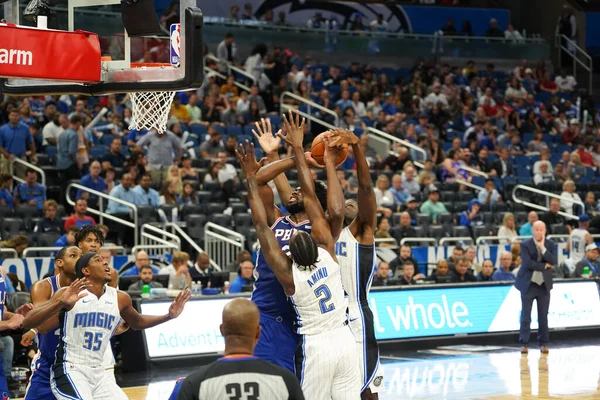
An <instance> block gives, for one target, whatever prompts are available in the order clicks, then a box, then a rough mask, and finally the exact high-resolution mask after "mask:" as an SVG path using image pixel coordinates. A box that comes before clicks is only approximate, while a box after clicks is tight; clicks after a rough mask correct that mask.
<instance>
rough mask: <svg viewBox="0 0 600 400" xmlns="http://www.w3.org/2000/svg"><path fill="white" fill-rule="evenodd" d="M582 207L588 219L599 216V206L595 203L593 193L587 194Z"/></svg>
mask: <svg viewBox="0 0 600 400" xmlns="http://www.w3.org/2000/svg"><path fill="white" fill-rule="evenodd" d="M583 205H584V207H585V213H586V214H587V215H589V216H590V218H593V217H596V216H598V215H600V204H598V202H597V201H596V195H595V194H594V192H587V194H586V195H585V202H584V203H583Z"/></svg>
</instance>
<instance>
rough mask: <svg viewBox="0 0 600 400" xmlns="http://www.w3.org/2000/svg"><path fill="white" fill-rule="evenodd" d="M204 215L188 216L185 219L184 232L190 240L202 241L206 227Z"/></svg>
mask: <svg viewBox="0 0 600 400" xmlns="http://www.w3.org/2000/svg"><path fill="white" fill-rule="evenodd" d="M206 219H207V218H206V215H195V214H194V215H188V216H187V217H186V218H185V223H186V231H187V233H188V234H189V235H190V236H191V237H192V239H196V240H203V239H204V225H206Z"/></svg>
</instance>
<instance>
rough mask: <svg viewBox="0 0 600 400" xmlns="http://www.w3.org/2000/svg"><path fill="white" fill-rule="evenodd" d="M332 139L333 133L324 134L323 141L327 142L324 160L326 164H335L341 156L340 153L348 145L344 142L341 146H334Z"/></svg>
mask: <svg viewBox="0 0 600 400" xmlns="http://www.w3.org/2000/svg"><path fill="white" fill-rule="evenodd" d="M331 140H332V135H324V136H323V143H324V144H325V154H324V155H323V162H324V163H325V164H327V163H333V164H334V165H335V164H336V162H337V160H338V158H339V155H340V153H341V152H342V150H343V149H345V148H346V147H347V146H346V145H345V144H342V145H339V146H332V145H331Z"/></svg>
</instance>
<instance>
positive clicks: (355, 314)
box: [349, 306, 383, 393]
mask: <svg viewBox="0 0 600 400" xmlns="http://www.w3.org/2000/svg"><path fill="white" fill-rule="evenodd" d="M349 325H350V329H351V330H352V333H353V334H354V340H355V342H356V353H357V356H358V365H359V374H360V378H361V380H360V381H361V382H362V388H361V391H362V392H364V391H365V390H366V389H367V388H369V389H371V393H379V392H380V390H381V388H382V387H383V369H382V368H381V367H380V364H379V346H378V344H377V339H375V330H374V325H373V313H372V312H371V310H370V309H369V308H368V306H367V307H362V308H357V307H350V319H349Z"/></svg>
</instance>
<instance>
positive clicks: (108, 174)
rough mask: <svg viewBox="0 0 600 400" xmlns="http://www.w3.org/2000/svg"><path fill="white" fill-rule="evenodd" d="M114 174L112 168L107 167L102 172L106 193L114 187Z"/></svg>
mask: <svg viewBox="0 0 600 400" xmlns="http://www.w3.org/2000/svg"><path fill="white" fill-rule="evenodd" d="M115 175H116V172H115V170H114V169H112V168H109V169H107V170H106V171H105V172H104V183H106V191H107V192H108V193H110V192H111V190H113V189H114V187H115Z"/></svg>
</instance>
